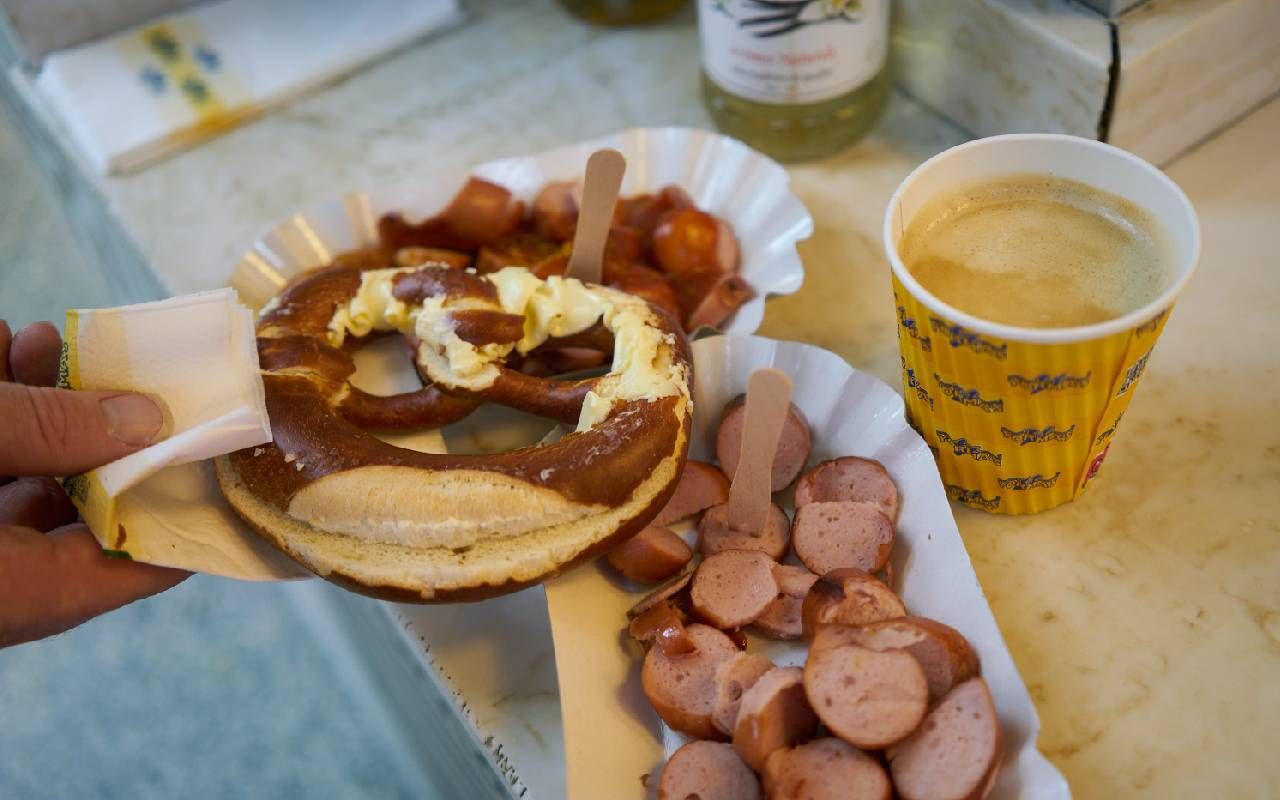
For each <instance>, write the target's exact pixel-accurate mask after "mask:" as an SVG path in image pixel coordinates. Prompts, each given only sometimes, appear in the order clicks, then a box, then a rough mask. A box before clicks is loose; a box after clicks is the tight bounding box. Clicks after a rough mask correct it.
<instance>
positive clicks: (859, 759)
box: [764, 738, 893, 800]
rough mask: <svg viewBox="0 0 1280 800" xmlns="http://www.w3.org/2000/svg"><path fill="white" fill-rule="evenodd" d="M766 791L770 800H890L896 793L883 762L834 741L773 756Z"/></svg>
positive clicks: (766, 769) (817, 741) (766, 775)
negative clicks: (854, 799) (881, 764)
mask: <svg viewBox="0 0 1280 800" xmlns="http://www.w3.org/2000/svg"><path fill="white" fill-rule="evenodd" d="M764 789H765V792H767V793H768V796H769V798H770V800H848V798H857V799H858V800H889V798H890V797H891V796H892V794H893V786H892V785H891V784H890V783H889V776H888V774H887V773H885V771H884V767H882V766H880V761H879V759H877V758H875V757H874V756H870V755H867V754H866V753H864V752H862V751H861V750H859V749H857V748H856V747H850V746H849V745H848V744H846V743H845V742H842V741H840V740H839V739H832V738H826V739H815V740H814V741H812V742H807V743H805V744H802V745H800V746H799V747H793V748H791V749H790V750H778V751H776V752H775V753H774V754H773V755H771V756H769V759H768V760H767V761H765V764H764Z"/></svg>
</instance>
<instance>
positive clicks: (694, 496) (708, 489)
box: [653, 460, 729, 525]
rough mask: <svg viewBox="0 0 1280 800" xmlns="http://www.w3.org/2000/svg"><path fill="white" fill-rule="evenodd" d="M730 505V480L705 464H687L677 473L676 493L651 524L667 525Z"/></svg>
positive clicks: (713, 467)
mask: <svg viewBox="0 0 1280 800" xmlns="http://www.w3.org/2000/svg"><path fill="white" fill-rule="evenodd" d="M727 502H729V479H728V478H726V477H725V475H724V473H723V472H721V471H720V469H719V468H718V467H716V466H714V465H712V464H708V463H707V462H705V461H692V460H691V461H689V462H687V463H686V464H685V466H684V472H682V473H680V480H679V482H678V483H676V491H675V494H673V495H671V499H670V500H668V501H667V504H666V505H665V506H663V508H662V510H661V511H659V512H658V516H656V517H654V520H653V524H654V525H670V524H671V523H673V522H677V521H679V520H682V519H684V518H685V517H691V516H693V515H694V514H697V513H699V512H701V511H705V510H706V509H708V508H710V507H711V506H715V505H719V504H721V503H727Z"/></svg>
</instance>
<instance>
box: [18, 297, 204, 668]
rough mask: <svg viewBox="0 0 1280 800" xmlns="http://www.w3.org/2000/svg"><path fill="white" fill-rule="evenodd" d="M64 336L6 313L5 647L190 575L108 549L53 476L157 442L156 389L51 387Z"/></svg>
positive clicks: (160, 419) (71, 624) (90, 466)
mask: <svg viewBox="0 0 1280 800" xmlns="http://www.w3.org/2000/svg"><path fill="white" fill-rule="evenodd" d="M61 347H62V342H61V338H60V337H59V336H58V331H57V329H56V328H54V327H53V326H52V325H50V324H49V323H47V322H40V323H36V324H34V325H28V326H27V327H25V328H23V329H22V330H21V331H19V332H18V333H17V335H12V334H11V332H10V329H9V326H8V324H7V323H5V322H4V320H0V647H4V646H7V645H11V644H17V643H19V642H28V641H31V640H33V639H40V638H43V637H45V636H51V635H53V634H55V633H61V632H62V631H65V630H67V629H69V628H73V627H75V626H76V625H79V624H80V623H81V622H84V621H85V620H88V619H91V618H93V617H96V616H97V615H99V614H103V613H105V612H107V611H110V610H112V609H114V608H119V607H120V606H122V605H125V604H126V603H131V602H133V601H134V600H137V599H139V598H143V597H148V596H150V595H153V594H155V593H156V592H160V591H163V590H165V589H168V588H169V587H170V586H173V585H174V584H176V583H178V582H179V581H181V580H182V579H183V578H186V577H187V575H188V574H189V573H187V572H183V571H181V570H176V569H166V568H164V567H156V566H152V565H150V564H141V563H137V562H134V561H129V560H127V559H117V558H109V557H107V556H106V555H105V554H104V553H103V552H102V548H101V547H99V546H98V542H97V540H96V539H94V538H93V534H92V533H90V532H89V529H88V528H87V527H86V526H85V525H84V524H82V523H81V524H77V523H76V518H77V514H76V509H75V506H73V505H72V504H71V501H70V500H69V499H68V498H67V496H66V494H65V493H64V492H63V491H62V487H61V486H59V485H58V483H57V481H55V480H53V478H52V477H50V476H55V475H56V476H65V475H74V474H76V473H79V472H84V471H86V470H89V469H93V468H94V467H100V466H102V465H103V464H106V463H108V462H111V461H114V460H115V459H117V458H120V457H122V456H126V455H128V454H129V453H132V452H134V451H135V450H138V449H140V448H142V447H145V446H146V445H148V444H150V443H151V442H152V440H153V439H155V438H156V437H157V436H158V435H159V434H160V430H161V427H162V426H163V424H164V418H163V415H162V414H161V411H160V409H159V408H158V407H157V406H156V404H155V403H154V402H152V401H151V399H150V398H148V397H145V396H143V395H138V394H126V393H120V392H73V391H69V390H65V389H53V388H50V387H52V386H53V384H54V381H55V380H56V378H57V374H58V355H59V351H60V350H61Z"/></svg>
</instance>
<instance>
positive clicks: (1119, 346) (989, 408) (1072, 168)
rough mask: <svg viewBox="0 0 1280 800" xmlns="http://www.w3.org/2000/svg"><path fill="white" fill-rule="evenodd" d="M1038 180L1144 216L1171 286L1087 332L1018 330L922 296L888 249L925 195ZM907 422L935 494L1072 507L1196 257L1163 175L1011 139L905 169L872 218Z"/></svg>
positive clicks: (1190, 217)
mask: <svg viewBox="0 0 1280 800" xmlns="http://www.w3.org/2000/svg"><path fill="white" fill-rule="evenodd" d="M1028 173H1031V174H1040V175H1047V176H1053V177H1058V178H1065V179H1068V180H1073V181H1078V182H1080V183H1083V184H1086V185H1088V186H1091V187H1094V188H1096V189H1101V190H1103V191H1105V192H1110V193H1111V194H1114V195H1118V196H1119V197H1121V198H1123V199H1125V200H1128V201H1130V202H1131V203H1133V204H1135V205H1137V206H1138V207H1139V208H1141V209H1144V210H1146V211H1147V212H1148V213H1149V214H1150V215H1151V216H1152V217H1154V218H1155V219H1156V220H1157V221H1158V222H1159V223H1161V224H1162V225H1163V227H1164V228H1165V230H1166V231H1167V233H1168V236H1169V239H1170V245H1171V246H1170V251H1171V258H1172V259H1173V263H1172V264H1170V265H1168V268H1169V272H1170V273H1171V274H1172V280H1171V281H1170V283H1169V285H1168V286H1167V288H1165V289H1164V291H1162V292H1161V293H1160V294H1159V295H1158V296H1157V297H1155V299H1153V300H1152V301H1150V302H1149V303H1147V304H1146V305H1145V306H1143V307H1142V308H1139V309H1138V310H1136V311H1133V312H1131V313H1128V314H1125V315H1124V316H1121V317H1117V318H1115V319H1111V320H1107V321H1105V322H1101V323H1098V324H1094V325H1086V326H1081V327H1068V328H1023V327H1016V326H1011V325H1003V324H999V323H995V322H991V321H989V320H985V319H980V318H978V317H975V316H973V315H972V314H968V313H965V312H963V311H961V310H959V309H957V308H955V307H954V306H951V305H949V304H947V303H945V302H943V301H942V300H940V299H938V297H936V296H934V295H933V294H931V293H930V292H929V291H927V290H925V289H924V287H923V286H921V285H920V283H919V282H918V281H917V280H916V279H915V277H913V276H912V274H911V273H910V272H909V271H908V270H907V267H906V265H905V264H904V263H903V260H902V258H901V256H900V254H899V247H900V244H901V241H902V237H903V235H904V232H905V231H906V229H907V228H908V226H910V224H911V222H912V220H913V219H914V217H915V215H916V214H917V213H919V212H920V211H921V209H922V208H924V207H925V205H926V204H927V203H929V202H930V201H932V200H934V199H935V198H939V197H943V196H947V195H951V194H954V193H956V192H958V191H961V190H963V189H966V188H968V187H971V186H973V185H974V184H978V183H982V182H985V181H991V180H996V179H1000V178H1002V177H1011V176H1015V175H1025V174H1028ZM884 247H885V252H886V254H887V255H888V258H889V264H890V266H891V268H892V270H893V293H894V299H895V300H896V304H897V319H898V342H899V347H900V350H901V354H902V371H903V393H904V396H905V398H906V406H907V415H908V419H909V421H910V422H911V424H912V425H913V426H914V427H915V428H916V429H917V430H918V431H919V432H920V434H921V435H922V436H923V437H924V439H925V441H926V442H928V444H929V446H930V447H931V448H932V449H933V451H934V454H935V456H936V458H937V461H938V468H939V471H940V472H941V474H942V480H943V483H944V484H945V486H946V489H947V495H948V496H949V497H950V498H951V499H952V500H957V501H959V502H962V503H965V504H966V505H969V506H972V507H974V508H978V509H982V510H984V511H990V512H993V513H1000V514H1032V513H1036V512H1038V511H1044V510H1046V509H1049V508H1053V507H1054V506H1058V505H1061V504H1063V503H1066V502H1068V501H1070V500H1074V499H1075V498H1076V497H1078V496H1079V495H1080V493H1081V492H1083V491H1084V489H1085V488H1086V487H1087V486H1088V485H1089V483H1090V481H1091V480H1093V479H1094V478H1095V477H1096V476H1097V475H1098V471H1099V469H1100V468H1101V467H1102V464H1103V462H1104V460H1105V459H1106V456H1107V451H1108V449H1109V448H1110V447H1111V444H1112V443H1113V442H1114V441H1115V438H1116V435H1117V432H1118V431H1119V429H1120V427H1121V423H1122V421H1123V417H1124V413H1125V409H1126V408H1128V406H1129V403H1130V402H1131V401H1132V400H1133V396H1134V394H1135V393H1136V391H1137V387H1138V383H1139V381H1140V379H1141V377H1142V373H1143V371H1144V370H1145V369H1146V368H1147V365H1148V363H1149V361H1150V359H1151V357H1152V350H1153V348H1154V346H1155V343H1156V340H1157V339H1158V338H1159V337H1160V332H1161V331H1162V330H1163V329H1164V325H1165V323H1166V322H1167V321H1168V319H1169V312H1170V310H1171V309H1172V308H1173V304H1174V300H1175V299H1176V298H1177V296H1178V293H1179V292H1180V291H1182V288H1183V287H1184V286H1186V284H1187V281H1188V280H1190V278H1191V274H1192V272H1194V271H1195V268H1196V265H1197V264H1198V262H1199V259H1200V225H1199V222H1198V221H1197V219H1196V214H1195V210H1194V209H1193V208H1192V206H1191V202H1190V201H1189V200H1188V199H1187V197H1186V195H1185V194H1183V192H1182V190H1181V189H1179V188H1178V186H1177V185H1176V184H1175V183H1174V182H1173V181H1172V180H1170V179H1169V178H1168V176H1166V175H1165V174H1164V173H1163V172H1161V171H1160V170H1158V169H1156V168H1155V167H1153V166H1152V165H1150V164H1148V163H1147V162H1145V161H1143V160H1142V159H1140V158H1138V157H1137V156H1135V155H1133V154H1131V153H1127V152H1125V151H1124V150H1121V149H1119V148H1116V147H1112V146H1110V145H1107V144H1103V143H1101V142H1096V141H1093V140H1092V139H1082V138H1077V137H1074V136H1062V135H1057V134H1010V135H1006V136H993V137H990V138H986V139H978V140H975V141H971V142H968V143H966V144H962V145H959V146H958V147H953V148H952V149H950V150H947V151H946V152H944V153H940V154H938V155H937V156H934V157H933V158H931V159H929V160H928V161H926V162H924V163H923V164H921V165H920V166H919V167H917V168H916V169H915V170H914V171H913V172H912V173H911V174H910V175H908V176H907V177H906V179H905V180H904V181H903V182H902V184H901V185H900V186H899V187H898V189H897V191H895V192H894V194H893V197H892V198H891V199H890V200H889V206H888V208H887V209H886V211H885V219H884Z"/></svg>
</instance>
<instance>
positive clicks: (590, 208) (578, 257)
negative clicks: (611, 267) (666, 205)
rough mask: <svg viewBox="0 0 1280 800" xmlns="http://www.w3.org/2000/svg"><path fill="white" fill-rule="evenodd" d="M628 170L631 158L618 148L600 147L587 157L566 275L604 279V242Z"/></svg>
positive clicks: (582, 278)
mask: <svg viewBox="0 0 1280 800" xmlns="http://www.w3.org/2000/svg"><path fill="white" fill-rule="evenodd" d="M626 171H627V160H626V159H625V158H623V157H622V153H619V152H618V151H617V150H609V149H607V148H606V149H601V150H597V151H595V152H594V153H592V154H591V157H590V158H588V159H587V172H586V176H585V177H584V178H583V181H582V203H581V204H580V206H579V210H578V229H577V231H576V232H575V233H574V234H573V253H572V255H570V256H569V265H568V267H566V268H565V271H564V274H565V277H569V278H577V279H578V280H580V281H583V282H584V283H600V282H601V274H602V272H603V270H604V244H605V240H606V239H608V238H609V225H610V223H611V222H612V221H613V208H614V206H615V205H617V203H618V190H619V189H620V188H622V173H624V172H626Z"/></svg>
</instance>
